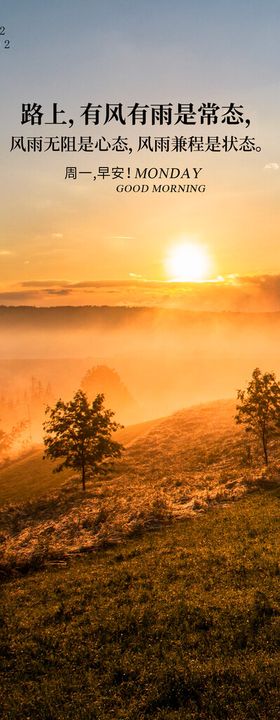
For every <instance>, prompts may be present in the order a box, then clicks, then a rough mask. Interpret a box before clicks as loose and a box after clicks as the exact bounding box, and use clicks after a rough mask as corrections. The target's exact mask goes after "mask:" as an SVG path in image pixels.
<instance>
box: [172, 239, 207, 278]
mask: <svg viewBox="0 0 280 720" xmlns="http://www.w3.org/2000/svg"><path fill="white" fill-rule="evenodd" d="M166 270H167V273H168V276H169V277H170V279H171V280H175V281H178V282H202V281H203V280H206V279H207V277H208V274H209V271H210V261H209V257H208V255H207V251H206V249H205V248H204V247H202V246H201V245H197V244H195V243H193V242H184V243H182V244H180V245H176V246H174V247H172V248H171V249H170V252H169V254H168V256H167V258H166Z"/></svg>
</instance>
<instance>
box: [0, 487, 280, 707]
mask: <svg viewBox="0 0 280 720" xmlns="http://www.w3.org/2000/svg"><path fill="white" fill-rule="evenodd" d="M277 545H279V492H278V495H277V493H276V492H275V490H274V491H271V490H270V491H265V490H262V491H259V492H255V493H252V494H249V495H247V496H246V497H245V496H244V497H243V498H242V499H241V501H240V502H238V503H231V504H230V505H228V506H227V507H224V508H222V507H213V508H212V510H211V511H210V512H209V513H206V514H203V515H198V516H195V517H193V518H190V519H188V520H184V521H181V522H178V523H174V524H173V525H171V526H168V527H166V528H164V527H163V528H161V529H158V530H157V531H154V532H152V533H146V534H144V535H143V536H142V537H140V538H135V539H131V540H130V541H128V542H126V543H123V544H122V545H121V547H115V548H114V547H112V548H109V549H107V550H104V551H102V552H99V553H94V554H91V555H84V556H82V557H79V558H72V559H70V558H68V559H66V560H64V561H61V562H60V563H58V562H56V563H54V564H49V565H48V566H47V567H46V568H44V570H42V571H38V572H36V573H35V574H29V575H27V576H26V577H15V578H13V579H12V580H11V581H10V582H8V583H5V584H4V586H3V594H2V607H1V610H0V650H1V652H0V657H1V658H2V659H3V660H0V675H1V698H0V709H1V711H2V716H3V718H5V720H23V718H26V719H27V718H32V720H47V719H50V718H51V719H52V720H66V718H67V720H77V719H79V720H108V718H114V720H144V718H149V719H150V720H251V719H252V720H253V719H254V720H277V718H278V717H279V713H280V704H279V697H280V695H279V659H280V658H279V630H280V626H279V619H280V603H279V556H278V547H277Z"/></svg>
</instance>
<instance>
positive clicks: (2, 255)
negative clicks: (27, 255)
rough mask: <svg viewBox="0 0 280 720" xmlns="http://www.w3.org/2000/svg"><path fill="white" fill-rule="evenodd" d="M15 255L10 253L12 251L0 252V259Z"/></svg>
mask: <svg viewBox="0 0 280 720" xmlns="http://www.w3.org/2000/svg"><path fill="white" fill-rule="evenodd" d="M14 254H15V253H14V252H12V250H0V256H1V257H6V256H7V257H8V255H14Z"/></svg>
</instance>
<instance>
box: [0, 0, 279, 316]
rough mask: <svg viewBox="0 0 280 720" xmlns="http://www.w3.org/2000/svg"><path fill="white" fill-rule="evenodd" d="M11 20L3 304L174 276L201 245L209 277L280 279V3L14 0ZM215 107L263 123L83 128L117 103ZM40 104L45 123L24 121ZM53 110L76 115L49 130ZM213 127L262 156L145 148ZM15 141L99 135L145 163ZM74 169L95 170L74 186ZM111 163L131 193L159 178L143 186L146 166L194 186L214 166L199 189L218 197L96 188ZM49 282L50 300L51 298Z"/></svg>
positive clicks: (1, 59)
mask: <svg viewBox="0 0 280 720" xmlns="http://www.w3.org/2000/svg"><path fill="white" fill-rule="evenodd" d="M0 21H1V24H2V25H4V26H5V33H6V34H5V36H1V35H0V40H1V45H0V77H1V119H0V123H1V137H0V157H1V181H0V182H1V230H0V266H1V274H0V283H1V286H0V302H1V298H2V301H6V299H7V298H10V302H17V298H18V299H20V300H21V302H22V301H23V300H24V297H25V293H26V301H27V302H36V292H37V291H36V285H34V283H42V284H41V286H40V288H41V289H40V296H39V295H38V297H39V299H40V302H42V303H45V302H47V303H48V304H51V303H52V304H54V303H56V302H59V303H62V302H65V295H66V293H64V295H63V284H62V285H61V284H60V285H58V286H56V285H55V283H54V281H64V282H65V283H71V284H72V286H73V284H75V283H80V284H81V283H84V282H86V281H101V280H109V281H112V282H113V281H127V280H129V278H131V277H135V278H136V280H137V278H138V276H139V277H140V279H141V278H143V279H145V280H147V281H156V282H157V281H161V280H170V279H172V271H171V268H170V266H168V263H167V264H166V257H167V256H168V255H170V254H171V255H172V252H173V250H172V249H173V248H174V247H175V246H177V245H178V244H181V243H183V242H184V243H188V242H189V241H191V242H192V244H193V245H194V246H196V245H198V246H200V247H202V248H203V249H204V252H205V254H207V256H208V258H209V269H208V275H209V277H212V278H213V277H216V276H223V277H225V276H227V275H229V274H231V275H232V274H239V275H242V276H248V275H265V274H272V275H278V274H279V273H280V243H279V215H280V203H279V173H280V170H279V167H278V165H280V152H279V147H280V130H279V128H280V124H279V117H280V92H279V90H280V87H279V86H280V80H279V62H280V58H279V55H280V50H279V30H280V3H279V0H268V1H267V2H266V3H264V2H263V0H262V1H260V0H246V2H241V0H237V1H235V2H232V0H200V2H199V3H195V2H193V1H192V2H190V1H189V0H173V1H172V2H167V0H154V1H153V2H152V1H151V0H149V1H148V0H144V1H142V2H140V1H138V2H134V1H133V0H102V2H101V1H98V2H97V1H95V0H81V1H80V2H77V0H76V1H74V0H60V1H59V0H56V1H54V0H48V2H41V0H34V1H33V0H30V1H28V0H27V1H26V2H25V1H24V0H18V1H13V0H9V2H7V1H6V0H2V2H1V17H0ZM0 32H1V31H0ZM4 40H9V41H10V48H9V49H5V48H4V47H3V43H4ZM210 101H211V102H216V103H217V104H218V105H219V106H220V107H221V106H227V105H229V104H230V102H235V103H236V104H237V105H243V106H244V117H245V118H247V117H248V118H250V120H251V124H250V127H249V128H247V129H246V128H245V127H244V125H243V126H242V125H238V126H226V125H223V124H221V123H219V124H217V125H215V126H210V127H209V128H207V127H205V126H203V128H202V127H201V125H199V124H197V125H196V126H194V127H193V126H187V127H186V126H184V125H175V126H174V125H171V126H162V127H159V126H156V127H151V125H150V124H148V125H146V126H145V127H142V126H138V127H137V128H135V129H133V128H132V127H131V125H130V124H127V126H122V125H121V124H118V123H113V122H111V123H108V124H107V125H105V126H104V125H103V124H100V126H94V125H93V124H92V125H89V126H88V127H85V125H84V123H83V121H82V120H81V118H80V114H81V112H82V110H81V106H83V105H86V104H87V103H88V102H91V103H92V104H93V105H98V104H100V105H102V112H103V108H104V106H105V104H106V103H118V102H122V103H123V104H124V106H127V105H133V104H134V103H135V102H138V103H139V104H140V105H145V104H148V105H151V104H158V103H169V102H171V103H173V104H174V106H176V105H177V103H178V102H182V103H190V102H193V103H194V105H195V107H196V108H197V107H199V105H200V104H201V103H202V102H210ZM34 102H36V103H39V104H41V105H42V108H43V111H44V118H43V120H44V121H43V124H42V125H41V126H40V127H39V126H31V125H30V124H25V125H22V124H21V105H22V103H34ZM53 102H56V103H57V104H58V109H64V110H65V116H64V117H65V118H66V119H67V120H68V118H72V119H73V120H74V125H73V127H72V128H69V127H68V126H65V128H66V129H65V128H64V127H63V126H62V125H60V126H52V125H48V124H45V120H49V119H50V117H49V116H50V115H51V110H52V103H53ZM62 117H63V116H60V119H61V118H62ZM202 132H203V134H204V136H205V135H208V134H209V135H210V136H213V135H214V136H216V135H219V136H220V137H221V138H222V137H223V136H224V135H225V134H227V135H235V136H237V137H238V138H243V137H244V136H246V135H249V137H254V138H255V141H256V145H258V146H260V147H261V148H262V149H261V151H260V152H243V151H238V152H229V153H224V152H220V153H209V152H193V153H191V152H189V151H188V152H181V153H176V152H163V153H160V152H158V153H155V152H143V151H140V152H137V147H138V137H139V135H145V136H147V135H151V136H170V137H173V136H175V135H184V136H191V135H197V136H200V135H201V134H202ZM13 135H14V136H17V137H18V136H21V135H23V136H24V137H25V138H26V137H27V136H28V137H32V136H34V135H36V136H43V137H46V136H56V135H58V136H59V137H60V136H61V135H66V136H75V137H77V138H78V139H79V137H80V135H91V136H92V137H93V138H94V140H95V141H96V140H98V139H99V138H100V137H101V136H104V137H105V139H106V140H108V139H109V140H112V139H113V138H116V137H117V136H118V135H121V136H122V137H127V138H128V145H129V146H130V147H132V153H131V154H130V155H128V154H127V153H126V152H114V151H109V152H98V150H95V151H94V152H92V153H81V152H79V153H78V152H68V153H66V152H56V151H55V152H49V151H47V152H42V153H39V152H36V153H34V152H33V153H32V152H31V153H27V152H22V151H20V150H14V151H13V152H11V151H10V148H11V138H12V136H13ZM44 147H45V146H44ZM66 166H72V167H77V171H79V170H80V171H91V172H92V175H84V176H83V175H78V178H77V180H65V169H66ZM99 167H109V169H110V172H111V168H113V167H123V168H124V171H125V174H126V180H125V184H139V183H140V184H141V183H145V182H146V181H145V180H140V181H139V180H136V179H135V178H134V175H135V172H136V169H137V168H140V170H142V169H143V168H145V167H148V168H149V167H150V168H151V167H153V168H161V167H162V168H172V167H175V168H179V169H180V170H181V171H183V170H184V169H185V168H188V169H189V171H190V175H191V179H190V180H186V178H185V179H184V180H182V181H181V182H183V183H185V184H187V183H188V182H189V183H194V182H195V180H194V179H193V177H192V173H193V168H194V167H195V168H202V170H201V172H200V179H199V181H196V182H199V183H203V184H205V185H206V191H205V192H204V193H202V192H201V193H198V192H197V193H194V192H192V193H182V192H180V193H177V192H176V193H175V192H170V191H168V192H164V193H162V192H161V193H158V192H152V187H153V184H154V183H159V184H160V183H161V182H163V183H164V182H165V183H166V184H168V183H170V184H171V180H169V179H167V180H163V181H161V180H158V179H156V180H149V181H148V186H149V190H148V192H144V193H139V194H138V193H118V192H116V189H115V188H116V185H117V184H118V182H116V180H113V179H112V178H106V179H105V180H102V179H101V178H98V179H97V180H96V181H93V179H92V178H93V176H94V173H98V168H99ZM128 168H129V172H130V178H129V179H127V169H128ZM119 182H120V184H121V183H123V180H120V181H119ZM174 182H175V184H178V182H179V181H178V180H176V181H174ZM50 281H52V283H53V284H51V283H50ZM26 283H29V285H26ZM32 283H33V285H32ZM44 283H45V284H44ZM48 283H49V287H50V288H52V292H51V293H49V294H48V295H46V296H45V295H44V292H43V291H42V288H44V287H46V288H47V287H48ZM31 286H32V287H33V289H34V288H35V290H34V294H33V295H32V297H31V295H30V294H29V295H28V291H27V289H26V288H27V287H29V288H30V287H31ZM37 287H38V286H37ZM56 287H58V290H57V293H60V294H56V291H55V288H56ZM1 293H2V295H1ZM16 293H19V295H18V296H17V294H16ZM71 301H73V302H86V303H89V302H94V297H93V299H90V300H89V299H88V296H86V295H83V291H82V286H81V285H80V286H79V295H77V296H75V297H73V299H72V300H71ZM117 301H118V287H117V286H116V287H114V302H117ZM119 301H123V296H119ZM125 301H128V300H127V296H126V297H125Z"/></svg>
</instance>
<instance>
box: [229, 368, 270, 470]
mask: <svg viewBox="0 0 280 720" xmlns="http://www.w3.org/2000/svg"><path fill="white" fill-rule="evenodd" d="M237 400H238V401H239V402H238V403H237V405H236V410H237V413H236V416H235V420H236V422H237V424H238V425H244V426H245V430H246V432H248V433H251V434H252V435H254V436H255V437H257V438H258V439H259V440H260V441H261V444H262V449H263V455H264V460H265V463H266V465H268V460H269V455H268V444H269V441H270V440H271V439H272V438H273V437H276V436H277V435H278V436H279V434H280V385H279V383H278V382H277V380H276V377H275V374H274V373H264V374H262V373H261V371H260V369H259V368H255V370H254V371H253V373H252V380H251V381H250V382H249V385H248V387H247V389H246V390H238V392H237Z"/></svg>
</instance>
